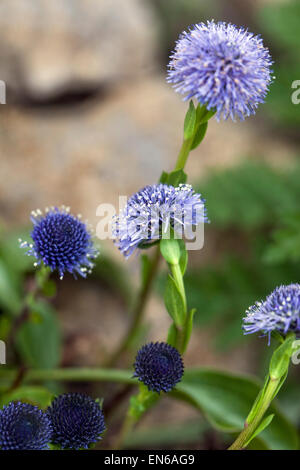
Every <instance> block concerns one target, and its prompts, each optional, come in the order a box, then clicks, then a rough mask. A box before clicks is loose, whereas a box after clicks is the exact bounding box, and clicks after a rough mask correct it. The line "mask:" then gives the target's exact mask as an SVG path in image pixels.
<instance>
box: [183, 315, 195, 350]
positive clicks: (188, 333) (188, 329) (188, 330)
mask: <svg viewBox="0 0 300 470" xmlns="http://www.w3.org/2000/svg"><path fill="white" fill-rule="evenodd" d="M195 313H196V309H195V308H193V309H192V310H191V311H190V312H189V313H188V318H187V325H186V330H185V337H184V342H183V348H182V349H183V352H185V351H186V348H187V345H188V344H189V341H190V337H191V334H192V331H193V324H194V315H195Z"/></svg>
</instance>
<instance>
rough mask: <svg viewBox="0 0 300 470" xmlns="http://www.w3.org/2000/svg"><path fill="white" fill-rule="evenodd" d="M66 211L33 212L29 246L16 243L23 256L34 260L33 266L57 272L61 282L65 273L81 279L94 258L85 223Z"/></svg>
mask: <svg viewBox="0 0 300 470" xmlns="http://www.w3.org/2000/svg"><path fill="white" fill-rule="evenodd" d="M69 210H70V209H69V208H68V207H65V206H62V207H61V208H60V209H58V208H57V207H51V208H50V209H48V208H47V209H46V211H45V214H43V213H42V212H41V211H40V210H39V209H38V210H36V211H33V212H32V213H31V220H32V222H33V231H32V232H31V238H32V243H30V244H29V243H27V242H24V241H22V240H21V239H20V240H19V242H20V246H21V247H22V248H24V247H25V248H28V251H27V254H28V255H30V256H34V257H35V258H36V260H37V262H36V263H35V266H37V265H40V264H41V262H43V263H44V264H45V266H49V267H50V268H51V271H54V270H57V271H58V272H59V275H60V278H61V279H62V278H63V276H64V274H65V272H69V273H72V274H73V275H74V276H75V277H76V274H80V276H83V277H85V276H86V275H87V273H90V272H91V270H92V268H93V266H94V264H93V262H92V260H93V259H95V258H96V257H97V255H98V251H97V250H96V248H95V247H94V244H93V241H92V235H91V233H90V230H89V228H88V226H87V224H86V223H83V222H82V221H81V220H80V216H77V217H76V216H74V215H71V214H70V213H69Z"/></svg>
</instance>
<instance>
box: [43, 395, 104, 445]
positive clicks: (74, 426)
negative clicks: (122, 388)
mask: <svg viewBox="0 0 300 470" xmlns="http://www.w3.org/2000/svg"><path fill="white" fill-rule="evenodd" d="M48 416H49V418H50V420H51V423H52V427H53V435H52V442H53V444H58V445H60V446H61V448H62V449H76V450H78V449H87V448H88V446H89V445H90V444H92V443H94V442H97V441H99V440H100V439H101V437H100V436H101V434H102V433H103V432H104V430H105V423H104V416H103V413H102V410H101V408H100V405H99V403H98V402H97V401H95V400H93V399H92V398H91V397H89V396H88V395H84V394H82V393H65V394H63V395H60V396H58V397H57V398H55V399H54V400H53V402H52V404H51V406H50V407H49V408H48Z"/></svg>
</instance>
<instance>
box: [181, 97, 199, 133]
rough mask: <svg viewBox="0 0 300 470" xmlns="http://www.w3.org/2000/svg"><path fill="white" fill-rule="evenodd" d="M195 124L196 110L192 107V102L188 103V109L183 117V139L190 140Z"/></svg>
mask: <svg viewBox="0 0 300 470" xmlns="http://www.w3.org/2000/svg"><path fill="white" fill-rule="evenodd" d="M195 124H196V108H195V106H194V103H193V101H192V100H191V101H190V104H189V109H188V111H187V113H186V115H185V119H184V126H183V135H184V139H185V140H188V139H190V138H191V137H192V136H193V134H194V131H195Z"/></svg>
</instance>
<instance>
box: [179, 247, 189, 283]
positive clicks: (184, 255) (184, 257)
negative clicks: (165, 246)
mask: <svg viewBox="0 0 300 470" xmlns="http://www.w3.org/2000/svg"><path fill="white" fill-rule="evenodd" d="M178 243H179V246H180V260H179V266H180V269H181V273H182V275H183V276H184V274H185V271H186V267H187V263H188V252H187V250H186V246H185V243H184V241H183V240H178Z"/></svg>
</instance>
